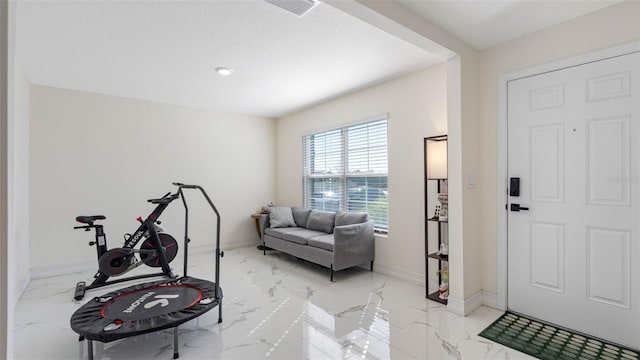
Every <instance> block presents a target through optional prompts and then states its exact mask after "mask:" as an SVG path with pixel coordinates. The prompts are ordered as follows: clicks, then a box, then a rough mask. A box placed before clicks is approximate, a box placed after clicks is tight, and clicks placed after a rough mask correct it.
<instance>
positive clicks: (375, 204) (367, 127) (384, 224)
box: [302, 116, 389, 232]
mask: <svg viewBox="0 0 640 360" xmlns="http://www.w3.org/2000/svg"><path fill="white" fill-rule="evenodd" d="M302 144H303V189H304V190H303V199H304V205H305V206H306V207H310V208H313V209H318V210H325V211H337V210H347V211H365V212H368V213H369V216H370V217H371V218H372V219H373V220H374V221H375V227H376V230H377V231H380V232H386V231H387V230H388V219H387V218H388V207H389V202H388V197H387V195H388V192H387V172H388V170H387V168H388V166H387V164H388V161H387V117H386V116H384V117H383V118H378V119H376V120H373V121H370V122H367V123H364V124H358V125H354V126H349V127H344V128H341V129H334V130H329V131H325V132H321V133H316V134H311V135H307V136H304V137H303V139H302Z"/></svg>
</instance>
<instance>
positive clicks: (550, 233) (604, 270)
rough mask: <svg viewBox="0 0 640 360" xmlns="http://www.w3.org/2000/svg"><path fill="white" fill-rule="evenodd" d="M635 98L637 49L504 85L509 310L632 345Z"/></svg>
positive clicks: (639, 322)
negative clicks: (509, 184) (509, 181)
mask: <svg viewBox="0 0 640 360" xmlns="http://www.w3.org/2000/svg"><path fill="white" fill-rule="evenodd" d="M639 94H640V53H634V54H629V55H625V56H619V57H614V58H609V59H605V60H601V61H596V62H592V63H587V64H583V65H580V66H574V67H570V68H566V69H562V70H557V71H552V72H548V73H544V74H539V75H536V76H531V77H526V78H522V79H518V80H513V81H510V82H509V83H508V149H509V150H508V174H509V177H510V178H519V179H520V194H519V196H509V206H510V207H511V206H514V205H513V204H519V205H520V206H521V207H525V208H528V210H521V211H513V210H515V209H509V211H508V219H507V220H508V275H507V276H508V295H507V296H508V308H509V309H510V310H512V311H515V312H518V313H522V314H526V315H530V316H533V317H536V318H539V319H542V320H545V321H548V322H551V323H555V324H558V325H561V326H565V327H568V328H570V329H573V330H577V331H580V332H583V333H587V334H590V335H594V336H597V337H600V338H604V339H608V340H611V341H614V342H617V343H620V344H622V345H627V346H630V347H633V348H636V349H637V348H640V234H639V232H640V184H639V183H640V96H639ZM512 189H513V188H512Z"/></svg>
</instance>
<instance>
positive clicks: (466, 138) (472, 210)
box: [342, 0, 483, 314]
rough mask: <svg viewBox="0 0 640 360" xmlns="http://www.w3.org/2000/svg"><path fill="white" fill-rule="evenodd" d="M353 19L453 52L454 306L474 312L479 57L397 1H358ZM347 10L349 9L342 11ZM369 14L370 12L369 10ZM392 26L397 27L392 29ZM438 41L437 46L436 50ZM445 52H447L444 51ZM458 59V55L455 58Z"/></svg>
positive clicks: (450, 96) (477, 281)
mask: <svg viewBox="0 0 640 360" xmlns="http://www.w3.org/2000/svg"><path fill="white" fill-rule="evenodd" d="M354 1H355V2H356V3H357V4H358V5H359V6H356V8H358V9H356V10H354V11H350V14H351V15H353V16H356V17H359V18H360V19H362V20H364V21H367V22H369V23H370V24H372V25H374V26H377V27H379V28H381V29H383V30H385V31H388V32H390V33H391V34H393V35H395V36H398V37H400V38H402V39H405V40H407V41H409V42H411V43H413V44H414V45H416V46H418V47H421V48H423V49H425V50H427V51H434V50H435V51H436V52H438V53H448V54H449V56H448V57H449V59H448V61H447V66H448V70H447V73H448V80H447V91H448V94H447V106H448V109H447V112H448V116H447V123H448V125H447V128H448V135H449V144H448V145H449V157H448V160H449V229H450V233H449V244H450V247H449V259H450V263H449V264H450V268H449V270H450V271H449V281H450V284H449V285H450V287H449V292H450V295H449V305H448V309H449V310H450V311H452V312H455V313H458V314H467V313H469V312H470V311H471V310H473V308H474V305H473V304H474V302H473V301H467V300H469V299H470V298H471V297H473V296H474V295H477V294H479V293H480V290H481V286H482V268H481V259H479V258H478V256H477V254H478V253H479V252H480V246H481V242H480V241H479V237H478V234H479V233H480V219H479V216H478V213H479V212H480V211H482V209H483V206H482V204H481V203H480V200H479V199H480V197H479V189H477V188H469V187H468V186H466V185H465V182H466V181H467V180H468V179H469V177H472V178H475V179H478V178H479V174H480V142H479V139H478V138H477V133H478V129H479V128H480V125H479V121H480V119H479V117H478V113H477V112H478V74H479V61H478V59H479V52H478V51H477V50H476V49H474V48H472V47H471V46H469V45H468V44H466V43H464V42H463V41H462V40H460V39H458V38H456V37H455V36H453V35H451V34H450V33H447V32H446V31H444V30H442V29H440V28H439V27H437V26H435V25H433V24H431V23H430V22H428V21H427V20H425V19H424V18H422V17H420V16H418V15H416V14H415V13H414V12H412V11H410V10H409V9H407V8H406V7H404V6H402V5H401V4H400V3H398V2H396V1H377V0H354ZM342 8H343V9H347V10H348V8H347V7H345V6H343V7H342ZM367 9H368V10H367ZM390 22H392V23H393V24H390ZM433 42H435V43H436V44H437V46H434V45H433ZM442 48H444V49H448V50H447V51H442ZM453 55H455V56H453Z"/></svg>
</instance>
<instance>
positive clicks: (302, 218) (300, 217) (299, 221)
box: [291, 207, 311, 227]
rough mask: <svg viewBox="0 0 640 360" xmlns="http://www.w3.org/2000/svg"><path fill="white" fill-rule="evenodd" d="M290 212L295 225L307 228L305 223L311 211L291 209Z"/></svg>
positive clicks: (298, 208)
mask: <svg viewBox="0 0 640 360" xmlns="http://www.w3.org/2000/svg"><path fill="white" fill-rule="evenodd" d="M291 212H292V213H293V220H295V222H296V225H298V226H300V227H307V221H308V220H309V214H311V209H305V208H300V207H292V208H291Z"/></svg>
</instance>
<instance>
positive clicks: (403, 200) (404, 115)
mask: <svg viewBox="0 0 640 360" xmlns="http://www.w3.org/2000/svg"><path fill="white" fill-rule="evenodd" d="M446 83H447V66H446V64H439V65H436V66H433V67H430V68H428V69H425V70H422V71H419V72H416V73H413V74H410V75H407V76H405V77H402V78H399V79H396V80H392V81H389V82H387V83H384V84H381V85H378V86H375V87H372V88H369V89H366V90H363V91H360V92H357V93H354V94H351V95H347V96H344V97H342V98H339V99H336V100H333V101H330V102H327V103H324V104H321V105H318V106H315V107H313V108H310V109H307V110H304V111H301V112H298V113H296V114H292V115H289V116H286V117H283V118H281V119H279V120H278V129H277V144H278V145H277V146H278V149H277V169H278V172H277V176H278V191H277V193H278V196H277V203H278V204H280V205H298V206H299V205H301V204H302V178H301V177H302V155H301V151H302V136H303V135H306V134H309V133H312V132H316V131H321V130H327V129H332V128H337V127H341V126H344V125H348V124H352V123H355V122H361V121H365V120H367V119H369V118H372V117H374V116H376V115H380V114H382V113H386V112H388V113H389V123H388V146H389V235H388V237H379V238H377V240H376V258H375V264H376V265H377V266H379V267H380V268H385V269H386V271H398V272H399V273H400V274H402V275H404V276H409V277H413V278H415V279H416V280H418V281H424V261H425V258H424V185H423V180H424V165H423V161H424V157H423V139H424V138H425V137H427V136H434V135H441V134H446V133H447V88H446Z"/></svg>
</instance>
